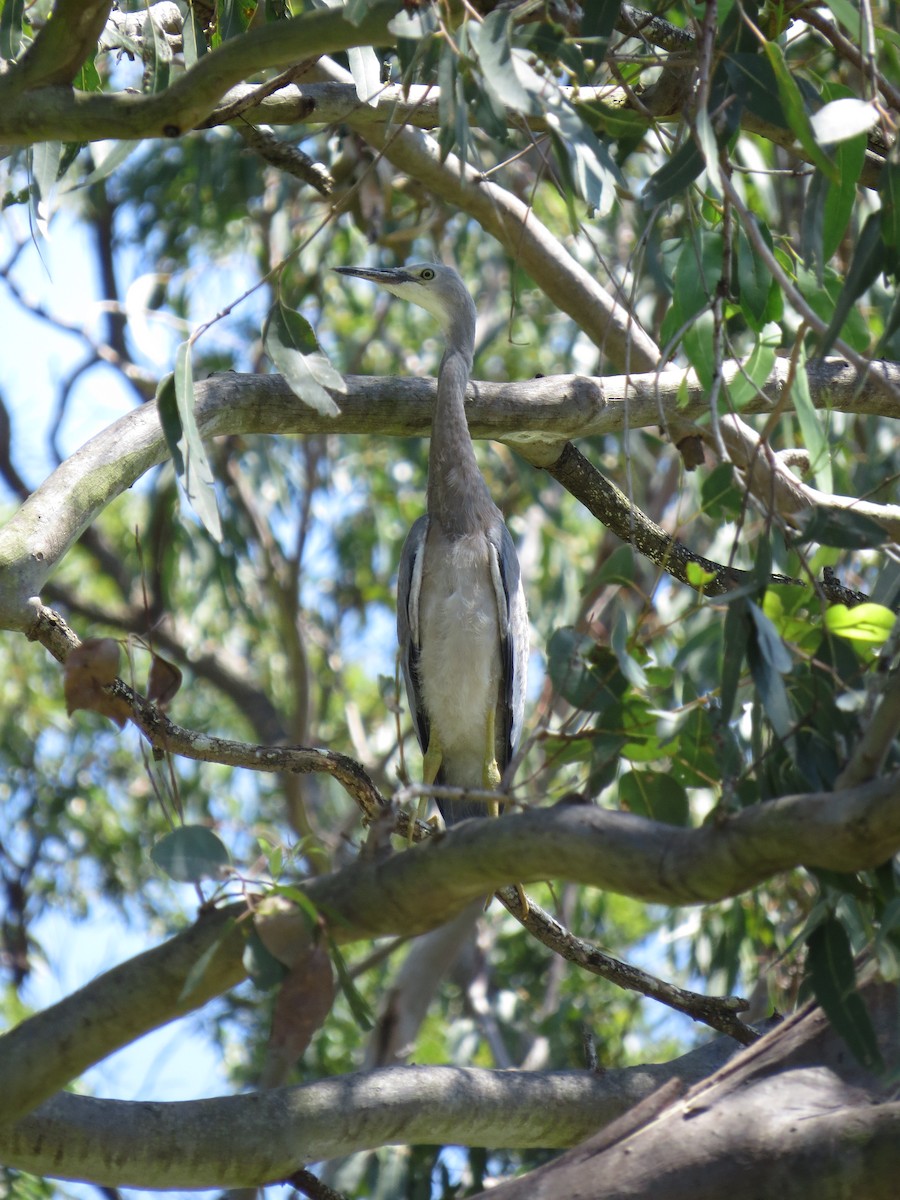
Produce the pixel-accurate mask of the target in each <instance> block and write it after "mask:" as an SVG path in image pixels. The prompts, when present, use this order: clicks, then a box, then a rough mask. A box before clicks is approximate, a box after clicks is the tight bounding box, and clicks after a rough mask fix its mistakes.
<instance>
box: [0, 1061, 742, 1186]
mask: <svg viewBox="0 0 900 1200" xmlns="http://www.w3.org/2000/svg"><path fill="white" fill-rule="evenodd" d="M732 1053H733V1043H730V1042H728V1041H727V1040H725V1039H721V1040H717V1041H716V1042H712V1043H710V1044H709V1045H706V1046H703V1047H701V1048H700V1049H699V1050H693V1051H691V1052H690V1053H689V1054H685V1055H683V1056H682V1057H681V1058H678V1059H675V1060H674V1061H673V1062H671V1063H653V1064H649V1065H647V1066H641V1067H625V1068H621V1069H618V1070H609V1071H605V1072H603V1074H599V1075H598V1074H596V1073H594V1072H591V1071H554V1072H550V1071H548V1072H536V1071H535V1072H531V1071H525V1072H519V1071H486V1070H480V1069H476V1068H468V1069H466V1070H460V1069H459V1068H456V1067H386V1068H383V1069H381V1070H378V1071H372V1072H367V1073H364V1074H356V1075H345V1076H340V1077H338V1078H336V1079H327V1080H323V1081H321V1082H318V1083H310V1084H306V1085H305V1086H302V1087H291V1088H274V1089H272V1090H270V1091H266V1092H256V1093H253V1094H251V1095H246V1096H227V1097H220V1098H218V1099H214V1100H196V1101H188V1102H184V1103H178V1104H152V1103H130V1104H125V1103H122V1102H121V1101H115V1100H96V1099H93V1098H92V1097H88V1096H73V1095H70V1094H68V1093H63V1094H61V1095H58V1096H54V1097H53V1099H51V1100H50V1101H48V1102H47V1103H46V1104H44V1105H43V1106H42V1107H41V1108H40V1109H38V1111H37V1112H35V1113H33V1114H32V1115H31V1116H28V1117H26V1118H24V1119H23V1120H21V1121H19V1122H18V1123H17V1124H16V1125H13V1126H6V1127H0V1158H2V1160H3V1162H4V1163H5V1164H6V1165H7V1166H12V1167H16V1168H18V1169H20V1170H25V1171H32V1172H34V1173H35V1174H40V1175H51V1176H57V1177H59V1176H62V1177H64V1178H78V1179H82V1180H90V1181H91V1182H93V1183H97V1184H105V1185H109V1186H133V1187H141V1188H159V1189H166V1190H171V1191H185V1190H188V1189H198V1188H213V1187H215V1188H235V1187H256V1186H260V1185H262V1184H264V1183H275V1182H279V1181H281V1180H283V1179H286V1178H287V1177H288V1176H290V1175H291V1174H292V1173H293V1172H294V1171H296V1170H297V1168H298V1167H300V1166H302V1165H304V1164H305V1163H309V1162H316V1161H321V1160H322V1159H326V1158H334V1157H336V1156H338V1155H343V1154H350V1153H353V1152H355V1151H358V1150H366V1149H375V1148H377V1147H379V1146H384V1145H391V1144H396V1143H399V1142H410V1143H417V1142H424V1143H441V1142H446V1141H455V1142H462V1143H468V1144H471V1145H492V1146H504V1147H507V1146H508V1147H522V1148H526V1147H545V1146H570V1145H573V1144H575V1143H576V1142H578V1141H580V1140H581V1139H583V1138H584V1137H586V1136H587V1135H588V1134H590V1133H592V1132H594V1131H595V1130H596V1129H597V1128H598V1127H599V1126H601V1125H603V1124H605V1123H607V1122H608V1121H611V1120H614V1119H615V1118H616V1117H617V1116H619V1115H620V1114H621V1113H623V1112H625V1111H627V1110H628V1109H629V1108H631V1107H632V1106H633V1105H634V1104H635V1103H638V1102H639V1101H640V1100H642V1099H643V1098H644V1097H645V1096H647V1095H649V1094H650V1093H651V1092H653V1091H654V1090H655V1089H656V1088H657V1087H658V1086H659V1085H660V1084H661V1083H664V1082H665V1081H666V1080H667V1079H670V1078H672V1077H673V1076H676V1075H677V1076H678V1077H680V1078H682V1079H684V1080H685V1081H686V1082H694V1081H699V1080H700V1079H703V1078H704V1077H705V1076H707V1075H708V1074H709V1073H710V1071H712V1070H715V1069H716V1068H717V1067H718V1066H720V1065H721V1064H722V1062H723V1061H726V1060H727V1059H728V1058H729V1057H730V1055H731V1054H732Z"/></svg>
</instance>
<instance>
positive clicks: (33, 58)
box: [0, 0, 112, 145]
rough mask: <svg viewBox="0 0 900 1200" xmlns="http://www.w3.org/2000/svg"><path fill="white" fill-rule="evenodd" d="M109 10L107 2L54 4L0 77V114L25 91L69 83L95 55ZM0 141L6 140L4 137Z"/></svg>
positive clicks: (78, 0) (89, 0)
mask: <svg viewBox="0 0 900 1200" xmlns="http://www.w3.org/2000/svg"><path fill="white" fill-rule="evenodd" d="M111 8H112V3H111V0H54V4H53V9H52V11H51V13H50V16H49V18H48V20H47V22H46V24H45V25H44V26H43V28H42V29H41V30H40V31H39V32H38V34H37V36H36V37H35V39H34V41H33V42H32V43H31V45H30V46H29V47H28V49H27V50H26V51H25V53H24V54H23V55H22V57H21V58H20V59H19V61H18V62H15V63H11V64H10V65H9V68H8V70H7V71H6V73H5V74H3V75H0V112H4V110H5V109H6V107H7V105H10V106H12V107H15V105H16V101H17V100H18V99H19V98H20V97H21V96H22V94H23V93H24V92H25V91H26V89H29V88H39V87H49V86H52V85H54V84H66V83H71V82H72V80H73V79H74V78H75V76H76V75H77V73H78V71H79V68H80V67H81V65H82V63H84V61H85V60H86V59H87V58H90V57H92V56H93V55H94V54H95V53H96V50H97V42H98V40H99V38H100V34H101V33H102V32H103V29H104V27H105V25H106V21H107V18H108V17H109V10H110V9H111ZM0 123H2V118H0ZM2 140H3V141H7V140H8V139H7V138H6V136H5V135H4V136H3V139H2ZM10 144H12V142H11V141H10ZM16 144H17V145H18V144H19V143H16Z"/></svg>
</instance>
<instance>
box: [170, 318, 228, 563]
mask: <svg viewBox="0 0 900 1200" xmlns="http://www.w3.org/2000/svg"><path fill="white" fill-rule="evenodd" d="M174 380H175V400H176V403H177V408H178V418H179V420H180V422H181V437H180V439H179V442H178V448H179V450H180V452H181V462H182V465H183V467H184V470H183V471H181V472H179V471H178V461H177V459H176V461H175V469H176V473H177V474H178V476H179V479H180V480H181V486H182V487H183V488H184V494H185V496H186V497H187V500H188V503H189V504H190V506H191V508H192V509H193V510H194V512H195V513H196V514H197V516H198V517H199V518H200V520H201V521H202V522H203V524H204V526H205V527H206V530H207V532H208V533H209V535H210V537H212V538H213V539H214V540H215V541H217V542H221V540H222V522H221V519H220V518H219V508H218V504H217V503H216V489H215V482H214V479H213V473H212V468H211V467H210V465H209V459H208V458H207V457H206V450H205V448H204V445H203V440H202V438H201V437H200V430H199V429H198V428H197V419H196V417H195V416H194V374H193V368H192V367H191V344H190V342H189V341H188V342H182V343H181V345H180V346H179V347H178V350H177V351H176V353H175V372H174ZM164 428H165V426H164Z"/></svg>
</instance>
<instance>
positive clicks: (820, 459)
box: [791, 345, 833, 495]
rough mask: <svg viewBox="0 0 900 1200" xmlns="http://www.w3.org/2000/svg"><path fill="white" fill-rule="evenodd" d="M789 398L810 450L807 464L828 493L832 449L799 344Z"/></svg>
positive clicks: (821, 487)
mask: <svg viewBox="0 0 900 1200" xmlns="http://www.w3.org/2000/svg"><path fill="white" fill-rule="evenodd" d="M791 399H792V400H793V402H794V411H795V412H796V414H797V422H798V424H799V425H800V432H801V433H802V434H803V443H804V445H805V446H806V449H807V450H808V451H809V462H810V468H811V469H812V473H813V476H814V477H815V481H816V486H817V487H818V488H819V489H820V490H821V491H823V492H827V493H828V494H829V495H830V494H831V492H832V490H833V481H832V472H831V450H830V448H829V445H828V439H827V438H826V437H825V431H824V430H823V429H822V425H821V423H820V417H819V414H818V412H816V409H815V408H814V407H813V402H812V396H811V394H810V390H809V377H808V376H807V374H806V350H805V349H804V347H803V346H802V345H801V346H800V352H799V355H798V357H797V370H796V371H795V372H794V374H793V379H792V381H791Z"/></svg>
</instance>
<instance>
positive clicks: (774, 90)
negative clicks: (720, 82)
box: [725, 52, 789, 129]
mask: <svg viewBox="0 0 900 1200" xmlns="http://www.w3.org/2000/svg"><path fill="white" fill-rule="evenodd" d="M725 73H726V75H727V76H728V82H729V83H730V84H731V86H732V88H733V89H734V94H735V95H736V96H737V97H738V99H739V100H740V101H741V103H742V104H743V105H744V107H745V108H747V109H748V110H749V111H750V112H751V113H753V115H754V116H756V117H759V118H760V119H761V120H763V121H766V122H767V123H768V124H770V125H777V126H780V127H781V128H782V129H787V128H788V127H789V126H788V121H787V117H786V116H785V115H784V109H783V108H782V105H781V101H780V99H779V95H778V81H777V79H776V77H775V72H774V70H773V69H772V64H771V63H770V62H769V61H768V59H765V58H763V57H762V56H761V55H759V54H749V53H746V52H742V53H735V54H730V55H729V56H728V57H727V59H726V60H725Z"/></svg>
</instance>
